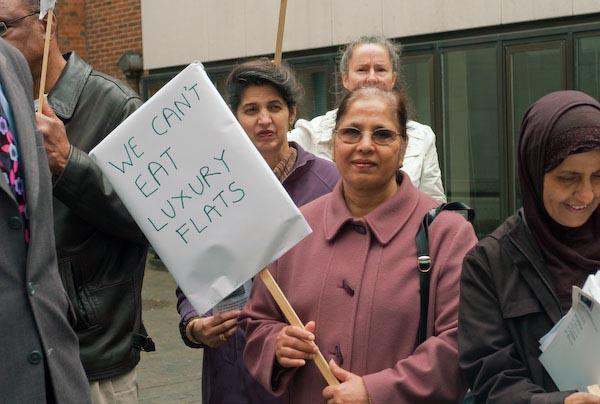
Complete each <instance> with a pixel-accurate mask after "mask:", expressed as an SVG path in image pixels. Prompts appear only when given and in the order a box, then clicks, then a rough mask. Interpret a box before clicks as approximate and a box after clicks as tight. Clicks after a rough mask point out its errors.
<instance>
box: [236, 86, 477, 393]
mask: <svg viewBox="0 0 600 404" xmlns="http://www.w3.org/2000/svg"><path fill="white" fill-rule="evenodd" d="M406 120H407V118H406V101H405V98H404V96H403V95H402V94H400V93H394V92H390V91H386V90H383V89H380V88H376V87H370V88H360V89H358V90H355V91H353V92H352V93H350V94H348V95H347V96H346V97H345V98H344V100H343V101H342V103H341V105H340V108H339V110H338V114H337V121H336V131H335V134H336V135H335V140H334V149H333V157H334V160H335V162H336V164H337V167H338V170H339V172H340V175H341V177H342V180H341V181H340V182H338V184H337V185H336V188H334V190H333V192H332V193H331V194H328V195H325V196H323V197H321V198H319V199H316V200H315V201H313V202H311V203H309V204H307V205H305V206H304V207H303V208H302V209H301V210H302V213H303V214H304V215H305V217H306V219H307V221H308V222H309V224H310V226H311V227H312V229H313V233H312V234H311V235H310V236H308V237H307V238H305V239H304V240H303V241H302V242H300V243H299V244H298V245H297V246H295V247H294V248H293V249H292V250H290V251H289V252H288V253H286V254H285V255H284V256H283V257H282V258H280V259H279V260H278V261H276V262H275V263H274V264H273V265H272V266H271V267H270V271H271V272H272V273H273V276H274V277H275V279H276V280H277V282H278V284H279V285H280V287H281V289H282V290H283V292H284V293H285V295H286V296H287V298H288V300H289V301H290V303H291V304H292V306H293V307H294V309H295V310H296V312H297V313H298V315H299V317H300V319H301V320H302V321H304V322H306V323H305V324H306V325H305V327H304V328H299V327H293V326H289V325H288V324H287V323H286V322H285V319H284V317H283V316H282V314H281V312H280V311H279V310H278V308H277V306H276V303H275V302H274V301H273V299H272V298H271V296H270V295H269V293H268V291H267V290H266V288H265V286H264V284H263V283H262V282H261V281H255V283H254V286H253V290H252V295H251V298H250V301H249V302H248V304H247V305H246V308H245V309H244V311H243V312H242V314H241V317H240V324H241V326H242V327H243V328H244V329H245V331H246V335H247V345H246V348H245V351H244V362H245V364H246V366H247V368H248V370H249V371H250V373H251V374H252V375H253V376H254V377H255V378H256V379H257V380H258V381H259V382H260V383H261V384H262V385H263V386H264V387H266V388H267V389H269V390H271V391H272V392H273V393H274V394H275V395H278V396H284V397H285V399H286V402H289V403H325V402H326V403H329V404H333V403H355V404H359V403H365V404H368V403H372V404H380V403H381V404H384V403H385V404H389V403H395V404H401V403H410V404H418V403H424V404H425V403H427V404H431V403H438V404H439V403H458V402H460V400H461V398H462V396H463V394H464V392H465V390H466V388H465V387H464V385H463V383H462V380H461V377H460V374H459V369H458V352H457V342H456V327H457V314H458V294H459V286H458V285H459V277H460V268H461V263H462V260H463V256H464V255H465V253H466V252H467V251H468V250H469V249H470V248H471V247H472V246H473V245H474V244H475V243H476V241H477V240H476V237H475V234H474V232H473V228H472V227H471V225H470V224H469V223H468V222H467V221H466V220H464V218H463V217H462V216H460V215H459V214H456V213H451V212H442V213H441V214H440V215H439V216H438V218H437V219H436V220H435V221H434V222H433V223H432V224H431V226H430V228H429V241H430V255H431V256H432V262H433V267H432V275H431V284H430V297H429V315H428V324H427V334H428V338H427V339H426V340H425V342H424V343H422V344H420V345H418V344H417V342H416V341H417V328H418V323H419V272H418V269H417V247H416V243H415V235H416V233H417V230H418V226H419V225H420V223H421V221H422V219H423V216H424V215H425V214H426V213H427V212H428V211H429V210H430V209H431V208H433V207H435V206H437V205H438V203H437V202H436V201H435V200H433V199H432V198H431V197H429V196H427V195H425V194H423V193H421V192H419V191H418V190H417V189H416V188H415V187H414V186H413V185H412V183H411V181H410V180H409V179H408V177H407V176H406V174H405V173H404V172H403V171H402V170H398V167H399V166H401V162H402V158H403V156H404V151H405V150H406V144H407V136H406ZM316 346H318V347H319V349H320V350H321V352H322V353H323V355H324V356H325V358H326V359H327V360H328V361H330V362H329V366H330V368H331V370H332V372H333V374H334V375H335V376H336V377H337V378H338V379H339V380H340V382H341V384H339V385H337V386H329V387H328V386H327V384H326V382H325V380H324V379H323V377H322V376H321V374H320V373H319V371H318V369H317V367H316V366H315V364H314V363H312V361H311V359H313V358H314V355H315V352H316V349H317V348H316Z"/></svg>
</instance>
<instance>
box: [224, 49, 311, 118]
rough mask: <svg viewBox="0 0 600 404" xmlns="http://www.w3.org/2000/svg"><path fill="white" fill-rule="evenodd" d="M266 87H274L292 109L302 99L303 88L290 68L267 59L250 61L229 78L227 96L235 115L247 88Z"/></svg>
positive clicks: (232, 72)
mask: <svg viewBox="0 0 600 404" xmlns="http://www.w3.org/2000/svg"><path fill="white" fill-rule="evenodd" d="M265 85H271V86H273V87H274V88H275V89H276V90H277V92H278V93H279V95H281V97H282V98H283V99H284V100H285V102H286V104H287V106H288V108H290V109H291V108H292V107H295V106H296V105H297V104H298V102H299V101H300V99H301V98H302V93H303V90H302V86H301V85H300V83H298V81H297V80H296V76H295V75H294V73H293V72H292V70H291V69H290V68H289V66H287V65H286V64H284V63H283V62H282V64H280V65H276V64H275V63H273V62H272V61H271V60H269V59H267V58H260V59H255V60H249V61H247V62H244V63H241V64H239V65H237V66H236V67H235V68H234V69H233V70H232V71H231V73H230V74H229V76H228V77H227V83H226V96H227V102H228V104H229V107H230V108H231V110H232V111H233V113H234V114H235V112H236V111H237V109H238V107H239V105H240V102H241V98H242V93H243V92H244V90H245V89H246V87H248V86H265Z"/></svg>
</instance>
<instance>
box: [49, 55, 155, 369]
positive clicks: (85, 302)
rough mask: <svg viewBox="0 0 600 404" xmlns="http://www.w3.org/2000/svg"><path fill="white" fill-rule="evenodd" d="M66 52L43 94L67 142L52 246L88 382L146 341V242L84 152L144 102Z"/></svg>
mask: <svg viewBox="0 0 600 404" xmlns="http://www.w3.org/2000/svg"><path fill="white" fill-rule="evenodd" d="M64 57H65V59H66V60H67V65H66V67H65V68H64V70H63V72H62V74H61V76H60V78H59V79H58V82H57V83H56V85H55V86H54V87H53V88H52V91H50V94H49V95H48V102H49V104H50V106H51V107H52V108H53V109H54V111H55V113H56V114H57V115H58V116H59V117H60V119H61V120H62V121H63V122H64V123H65V127H66V130H67V136H68V137H69V141H70V142H71V145H72V148H71V155H70V156H69V160H68V162H67V165H66V167H65V170H64V171H63V173H62V174H61V175H60V177H58V178H57V179H56V180H55V182H54V189H53V195H54V226H55V234H56V251H57V255H58V261H59V270H60V274H61V277H62V281H63V283H64V285H65V289H66V290H67V293H68V295H69V298H70V299H71V302H72V303H73V306H74V308H75V314H76V317H77V323H76V325H75V330H76V332H77V335H78V337H79V344H80V348H81V360H82V362H83V366H84V368H85V370H86V373H87V375H88V378H89V380H90V381H91V380H98V379H104V378H107V377H112V376H116V375H120V374H123V373H125V372H127V371H129V370H131V369H133V368H134V367H135V366H136V364H137V363H138V362H139V348H140V345H143V344H144V342H145V336H146V332H145V330H144V327H143V324H142V321H141V288H142V278H143V275H144V266H145V259H146V253H147V246H146V245H147V242H146V239H145V238H144V236H143V234H142V233H141V231H140V230H139V229H138V227H137V225H136V224H135V222H134V221H133V219H132V218H131V216H130V215H129V213H128V212H127V210H126V209H125V207H124V206H123V204H122V203H121V201H120V200H119V198H118V197H117V195H116V194H115V192H114V191H113V189H112V188H111V187H110V185H109V183H108V182H107V180H106V179H105V178H104V177H103V175H102V173H101V171H100V169H99V168H98V167H97V165H96V164H95V163H94V162H93V161H92V160H91V159H90V157H89V155H88V152H89V151H90V150H91V149H92V148H93V147H94V146H96V145H97V144H98V143H100V141H101V140H102V139H104V138H105V137H106V136H107V135H108V134H109V133H110V132H111V131H112V130H113V129H114V128H116V127H117V125H118V124H119V123H121V122H122V121H123V120H125V118H127V117H128V116H129V115H130V114H131V113H133V112H134V111H135V110H136V109H137V108H138V107H139V106H140V105H141V104H142V100H141V99H140V98H139V96H138V95H137V94H135V92H133V90H131V88H129V86H127V85H126V84H125V83H123V82H121V81H119V80H116V79H114V78H112V77H110V76H107V75H104V74H102V73H99V72H96V71H94V70H92V67H91V66H90V65H89V64H87V63H85V62H84V61H83V60H81V59H80V58H79V57H78V56H77V55H76V54H75V53H70V54H66V55H64Z"/></svg>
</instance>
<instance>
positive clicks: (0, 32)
mask: <svg viewBox="0 0 600 404" xmlns="http://www.w3.org/2000/svg"><path fill="white" fill-rule="evenodd" d="M39 13H40V11H39V10H38V11H33V12H31V13H29V14H27V15H24V16H23V17H18V18H13V19H12V20H8V21H0V37H3V36H4V35H5V34H6V32H7V31H8V29H9V28H12V27H14V26H17V25H19V23H20V22H21V21H23V20H24V19H25V18H29V17H31V16H32V15H36V14H39Z"/></svg>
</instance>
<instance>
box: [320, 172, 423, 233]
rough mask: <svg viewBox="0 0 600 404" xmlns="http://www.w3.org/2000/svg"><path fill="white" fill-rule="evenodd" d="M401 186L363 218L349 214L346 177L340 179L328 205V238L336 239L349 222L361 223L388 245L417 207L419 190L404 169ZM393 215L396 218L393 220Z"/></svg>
mask: <svg viewBox="0 0 600 404" xmlns="http://www.w3.org/2000/svg"><path fill="white" fill-rule="evenodd" d="M397 181H398V182H400V186H399V187H398V190H397V191H396V193H395V194H394V195H393V196H392V197H391V198H389V199H388V200H386V201H385V202H383V203H382V204H381V205H379V206H378V207H377V208H375V209H374V210H373V211H371V212H369V214H367V215H366V216H364V217H362V218H355V217H353V216H352V215H351V214H350V211H349V210H348V207H347V206H346V201H345V199H344V185H343V181H339V182H338V183H337V184H336V186H335V188H334V189H333V191H332V193H331V197H330V198H329V200H328V203H327V205H326V207H325V238H326V239H327V241H331V240H333V239H334V238H335V237H337V235H338V234H339V233H340V231H341V230H342V228H343V227H344V226H345V225H346V224H347V223H351V224H362V225H364V226H366V227H367V228H368V229H370V231H371V233H372V234H373V236H374V237H375V238H376V239H377V241H379V243H381V244H382V245H387V244H388V243H389V242H390V241H391V240H392V238H394V236H395V235H396V234H398V232H399V231H400V230H401V229H402V228H403V227H404V226H405V225H406V223H407V222H408V220H409V219H410V218H411V216H412V215H413V214H414V213H415V211H416V210H417V204H418V201H419V191H418V190H417V188H415V186H414V185H413V184H412V182H411V181H410V179H409V178H408V176H407V175H406V174H405V173H404V172H403V171H398V177H397ZM390 218H394V220H390Z"/></svg>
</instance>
